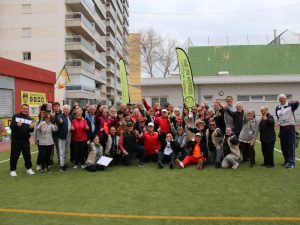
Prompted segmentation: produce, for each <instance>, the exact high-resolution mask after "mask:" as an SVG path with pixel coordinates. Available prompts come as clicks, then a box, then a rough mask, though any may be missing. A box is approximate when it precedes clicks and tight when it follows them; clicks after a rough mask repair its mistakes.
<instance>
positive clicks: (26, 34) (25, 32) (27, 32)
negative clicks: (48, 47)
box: [22, 27, 31, 38]
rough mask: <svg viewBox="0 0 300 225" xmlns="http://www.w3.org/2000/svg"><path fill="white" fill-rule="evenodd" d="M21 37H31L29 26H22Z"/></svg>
mask: <svg viewBox="0 0 300 225" xmlns="http://www.w3.org/2000/svg"><path fill="white" fill-rule="evenodd" d="M22 37H24V38H27V37H31V28H30V27H25V28H22Z"/></svg>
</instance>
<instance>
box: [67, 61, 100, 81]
mask: <svg viewBox="0 0 300 225" xmlns="http://www.w3.org/2000/svg"><path fill="white" fill-rule="evenodd" d="M66 67H67V70H68V73H69V74H70V75H72V74H74V75H78V74H82V75H84V76H87V77H89V78H91V79H94V80H96V76H95V67H94V66H92V65H90V64H89V63H87V62H86V61H84V60H81V59H70V60H68V61H66ZM71 79H72V78H71Z"/></svg>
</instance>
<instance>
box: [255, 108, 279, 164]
mask: <svg viewBox="0 0 300 225" xmlns="http://www.w3.org/2000/svg"><path fill="white" fill-rule="evenodd" d="M260 113H261V120H260V122H259V132H260V142H261V151H262V154H263V156H264V163H263V164H261V166H265V167H268V168H271V167H274V155H273V153H274V145H275V141H276V135H275V121H274V117H273V116H272V115H271V114H270V113H269V110H268V108H267V107H266V106H262V107H261V108H260Z"/></svg>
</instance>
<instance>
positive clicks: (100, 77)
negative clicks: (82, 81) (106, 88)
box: [95, 69, 107, 84]
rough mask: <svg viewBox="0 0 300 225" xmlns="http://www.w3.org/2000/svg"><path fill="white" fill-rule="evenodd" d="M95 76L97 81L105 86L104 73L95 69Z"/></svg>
mask: <svg viewBox="0 0 300 225" xmlns="http://www.w3.org/2000/svg"><path fill="white" fill-rule="evenodd" d="M95 76H96V78H97V80H99V81H100V83H102V84H107V80H106V73H105V71H104V70H101V71H99V70H97V69H96V70H95Z"/></svg>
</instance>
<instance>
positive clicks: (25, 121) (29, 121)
mask: <svg viewBox="0 0 300 225" xmlns="http://www.w3.org/2000/svg"><path fill="white" fill-rule="evenodd" d="M24 123H25V124H28V125H30V124H31V123H32V120H26V119H25V120H24Z"/></svg>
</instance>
